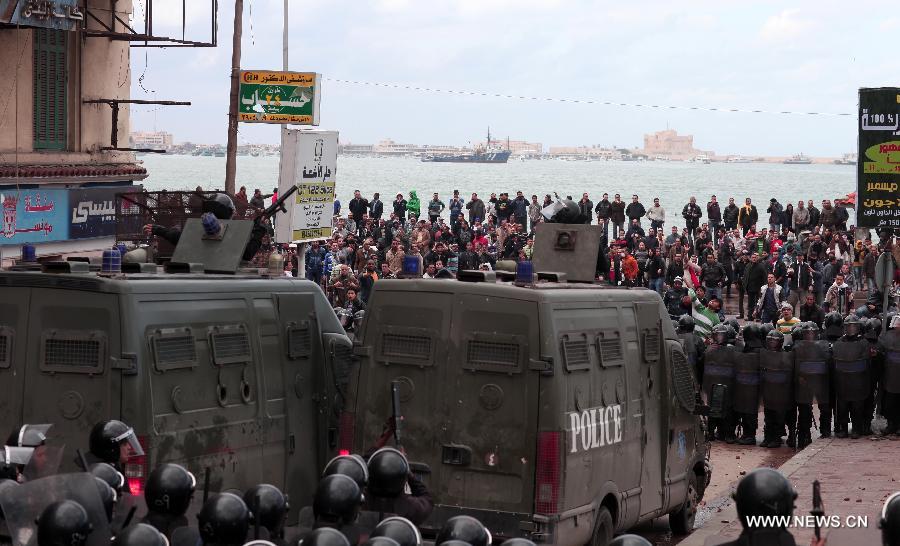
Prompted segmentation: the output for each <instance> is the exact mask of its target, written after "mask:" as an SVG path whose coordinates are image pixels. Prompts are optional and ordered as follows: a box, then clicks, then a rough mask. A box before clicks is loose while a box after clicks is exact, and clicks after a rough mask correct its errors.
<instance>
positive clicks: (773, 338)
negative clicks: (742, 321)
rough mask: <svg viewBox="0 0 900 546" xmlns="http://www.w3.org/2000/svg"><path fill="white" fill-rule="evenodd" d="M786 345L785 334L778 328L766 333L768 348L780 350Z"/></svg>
mask: <svg viewBox="0 0 900 546" xmlns="http://www.w3.org/2000/svg"><path fill="white" fill-rule="evenodd" d="M782 347H784V334H782V333H781V332H779V331H778V330H772V331H771V332H769V333H768V334H766V349H768V350H770V351H780V350H781V349H782Z"/></svg>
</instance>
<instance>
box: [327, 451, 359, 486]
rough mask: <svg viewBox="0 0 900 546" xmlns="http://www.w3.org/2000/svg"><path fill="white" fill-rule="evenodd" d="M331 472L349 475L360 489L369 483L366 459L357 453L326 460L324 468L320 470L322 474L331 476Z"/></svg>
mask: <svg viewBox="0 0 900 546" xmlns="http://www.w3.org/2000/svg"><path fill="white" fill-rule="evenodd" d="M332 474H343V475H345V476H349V477H350V478H351V479H352V480H353V481H355V482H356V485H358V486H359V489H360V491H363V490H365V488H366V486H368V485H369V469H368V467H367V466H366V461H365V460H363V458H362V457H360V456H359V455H355V454H353V455H338V456H337V457H335V458H333V459H331V460H330V461H328V464H326V465H325V470H323V471H322V476H323V477H324V476H331V475H332Z"/></svg>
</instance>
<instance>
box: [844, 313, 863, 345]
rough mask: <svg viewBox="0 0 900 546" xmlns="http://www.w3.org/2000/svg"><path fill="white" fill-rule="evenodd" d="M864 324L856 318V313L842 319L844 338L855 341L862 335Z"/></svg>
mask: <svg viewBox="0 0 900 546" xmlns="http://www.w3.org/2000/svg"><path fill="white" fill-rule="evenodd" d="M864 327H865V323H863V321H862V319H860V318H859V317H858V316H856V313H850V314H849V315H847V316H846V317H844V336H846V337H847V338H849V339H857V338H859V337H860V336H861V335H862V333H863V328H864Z"/></svg>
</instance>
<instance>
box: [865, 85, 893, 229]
mask: <svg viewBox="0 0 900 546" xmlns="http://www.w3.org/2000/svg"><path fill="white" fill-rule="evenodd" d="M856 184H857V193H856V211H857V212H856V218H857V223H858V224H859V225H860V226H863V227H893V228H900V192H898V191H897V189H898V188H900V88H897V87H882V88H878V89H860V90H859V160H858V165H857V173H856Z"/></svg>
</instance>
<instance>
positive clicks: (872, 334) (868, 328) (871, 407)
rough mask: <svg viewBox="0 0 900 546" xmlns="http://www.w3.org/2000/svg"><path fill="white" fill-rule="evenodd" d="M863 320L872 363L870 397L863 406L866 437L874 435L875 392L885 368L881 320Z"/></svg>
mask: <svg viewBox="0 0 900 546" xmlns="http://www.w3.org/2000/svg"><path fill="white" fill-rule="evenodd" d="M861 320H863V326H864V328H863V337H865V338H866V342H868V344H869V358H870V363H871V366H870V371H869V380H870V383H869V396H867V397H866V400H865V402H864V405H863V409H864V411H865V415H866V420H865V422H864V423H863V429H864V430H865V434H866V435H870V434H872V420H871V419H870V417H871V416H872V414H873V413H875V390H876V387H877V386H878V379H879V378H880V377H881V373H882V372H881V370H882V369H883V368H884V357H883V355H882V354H881V352H880V351H879V350H878V336H879V335H881V319H880V318H879V317H871V318H869V319H868V320H866V319H861Z"/></svg>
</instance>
